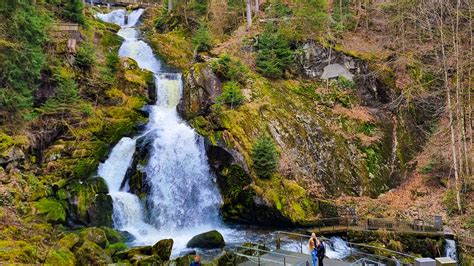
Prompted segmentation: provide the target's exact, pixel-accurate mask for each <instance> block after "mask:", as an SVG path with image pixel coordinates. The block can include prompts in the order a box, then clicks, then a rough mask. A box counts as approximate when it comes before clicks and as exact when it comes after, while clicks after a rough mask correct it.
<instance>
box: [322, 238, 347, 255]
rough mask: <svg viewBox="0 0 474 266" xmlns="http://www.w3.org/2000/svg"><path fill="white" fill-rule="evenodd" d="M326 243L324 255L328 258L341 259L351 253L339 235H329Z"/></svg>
mask: <svg viewBox="0 0 474 266" xmlns="http://www.w3.org/2000/svg"><path fill="white" fill-rule="evenodd" d="M324 243H325V244H326V256H327V257H328V258H330V259H343V258H345V257H347V256H349V255H350V254H351V249H352V248H351V247H349V245H348V244H347V243H346V241H344V240H343V239H342V238H340V237H335V236H333V237H331V238H330V239H329V241H325V242H324Z"/></svg>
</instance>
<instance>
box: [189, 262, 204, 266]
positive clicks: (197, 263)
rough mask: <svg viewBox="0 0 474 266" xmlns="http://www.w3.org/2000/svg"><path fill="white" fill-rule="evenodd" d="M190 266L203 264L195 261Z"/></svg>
mask: <svg viewBox="0 0 474 266" xmlns="http://www.w3.org/2000/svg"><path fill="white" fill-rule="evenodd" d="M189 266H201V263H200V262H195V261H193V262H191V264H189Z"/></svg>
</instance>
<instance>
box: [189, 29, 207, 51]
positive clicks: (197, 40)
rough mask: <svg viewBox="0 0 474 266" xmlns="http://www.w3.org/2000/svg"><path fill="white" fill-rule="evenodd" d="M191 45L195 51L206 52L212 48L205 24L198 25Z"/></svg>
mask: <svg viewBox="0 0 474 266" xmlns="http://www.w3.org/2000/svg"><path fill="white" fill-rule="evenodd" d="M193 46H194V49H195V50H197V52H208V51H209V50H211V48H212V40H211V37H209V30H208V29H207V28H206V27H205V26H202V25H201V26H199V28H198V29H197V31H196V33H195V34H194V37H193Z"/></svg>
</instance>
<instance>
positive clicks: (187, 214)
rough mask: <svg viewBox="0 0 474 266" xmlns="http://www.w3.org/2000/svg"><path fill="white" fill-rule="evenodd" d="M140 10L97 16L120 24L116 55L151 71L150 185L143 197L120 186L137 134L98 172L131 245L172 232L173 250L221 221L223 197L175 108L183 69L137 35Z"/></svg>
mask: <svg viewBox="0 0 474 266" xmlns="http://www.w3.org/2000/svg"><path fill="white" fill-rule="evenodd" d="M142 14H143V9H138V10H135V11H132V12H131V13H130V14H129V15H128V23H125V17H126V16H127V13H126V11H124V10H115V11H113V12H111V13H108V14H97V17H98V18H99V19H101V20H103V21H106V22H110V23H115V24H117V25H120V26H121V29H120V31H119V32H118V33H117V34H118V35H120V36H121V37H123V38H124V42H123V43H122V46H121V47H120V49H119V56H121V57H130V58H132V59H134V60H135V61H136V62H137V64H138V66H139V67H140V68H142V69H146V70H149V71H151V72H153V73H154V77H155V83H156V89H157V101H156V103H155V104H154V105H152V106H150V108H149V109H150V115H149V122H148V125H147V130H146V132H147V136H146V137H147V139H148V140H149V141H150V143H151V151H150V158H149V162H148V164H147V165H146V166H145V172H146V176H147V182H149V187H150V188H151V191H150V193H149V195H147V197H146V202H142V201H140V199H139V198H138V197H137V196H136V195H134V194H132V193H129V192H128V191H127V189H126V188H125V189H123V191H121V190H120V185H121V183H122V181H123V179H124V177H125V174H126V171H127V169H128V168H129V167H130V165H131V162H132V161H133V153H134V151H135V146H136V140H135V139H131V138H122V139H121V140H120V142H119V143H118V144H117V145H116V146H115V147H114V148H113V149H112V152H111V154H110V156H109V158H108V159H107V160H106V161H105V162H104V163H103V164H101V165H100V166H99V170H98V172H99V175H100V176H102V177H103V178H104V179H105V181H106V182H107V184H108V186H109V191H110V195H111V197H112V199H113V208H114V210H113V221H114V226H115V227H116V228H117V229H119V230H124V231H127V232H129V233H131V234H132V235H133V236H134V237H135V241H134V243H132V245H142V244H146V245H149V244H154V243H155V242H156V241H158V240H160V239H163V238H169V237H171V238H173V239H174V241H175V244H174V251H176V250H177V251H179V250H180V249H183V248H185V245H186V243H187V241H188V240H189V239H191V238H192V237H193V236H194V235H196V234H198V233H201V232H204V231H206V230H211V229H216V228H217V227H219V224H220V219H219V205H220V204H221V201H222V200H221V197H220V194H219V191H218V189H217V187H216V184H215V178H214V176H213V175H212V173H211V171H210V169H209V166H208V163H207V157H206V154H205V149H204V140H203V138H202V137H201V136H199V135H198V134H196V132H195V131H194V130H193V129H192V128H191V127H189V126H188V125H187V124H186V123H185V122H184V121H182V120H181V119H180V117H179V115H178V113H177V111H176V105H177V104H178V102H179V100H180V98H181V93H182V87H183V84H182V79H181V74H180V73H164V72H163V71H162V67H161V62H160V61H159V60H158V59H157V58H156V56H155V55H154V53H153V51H152V49H151V47H150V46H149V45H148V44H147V43H145V42H144V41H142V40H140V34H139V32H138V30H137V29H136V28H135V26H136V24H137V23H138V21H139V18H140V16H141V15H142ZM227 231H228V230H227ZM224 232H226V230H224ZM175 253H176V252H175Z"/></svg>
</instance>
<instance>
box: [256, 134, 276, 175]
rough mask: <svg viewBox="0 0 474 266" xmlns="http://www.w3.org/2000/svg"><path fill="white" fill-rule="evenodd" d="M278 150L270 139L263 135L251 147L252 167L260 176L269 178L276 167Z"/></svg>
mask: <svg viewBox="0 0 474 266" xmlns="http://www.w3.org/2000/svg"><path fill="white" fill-rule="evenodd" d="M278 160H279V156H278V151H277V149H276V146H275V144H274V143H273V141H272V139H271V138H270V137H268V136H267V135H263V136H261V137H259V138H258V139H257V141H256V142H255V143H254V145H253V148H252V161H253V169H254V170H255V173H256V174H257V176H258V177H260V178H270V177H271V175H272V174H273V172H275V170H276V169H277V167H278Z"/></svg>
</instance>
